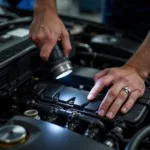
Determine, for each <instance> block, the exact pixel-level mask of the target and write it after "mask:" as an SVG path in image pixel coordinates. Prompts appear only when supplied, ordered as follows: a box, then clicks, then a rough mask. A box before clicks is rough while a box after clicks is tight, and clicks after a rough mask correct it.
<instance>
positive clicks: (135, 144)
mask: <svg viewBox="0 0 150 150" xmlns="http://www.w3.org/2000/svg"><path fill="white" fill-rule="evenodd" d="M148 136H150V125H148V126H146V127H145V128H143V129H141V130H140V131H138V132H137V133H136V134H135V135H134V136H133V137H132V138H131V140H130V141H129V143H128V145H127V146H126V148H125V150H138V149H139V146H140V144H141V143H142V141H143V140H144V139H145V138H147V137H148Z"/></svg>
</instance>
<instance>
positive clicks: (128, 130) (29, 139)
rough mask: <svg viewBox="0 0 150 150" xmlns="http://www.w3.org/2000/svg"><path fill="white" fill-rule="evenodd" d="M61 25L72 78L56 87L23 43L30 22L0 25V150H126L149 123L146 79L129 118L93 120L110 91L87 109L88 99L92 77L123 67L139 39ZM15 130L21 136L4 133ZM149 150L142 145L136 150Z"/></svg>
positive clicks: (102, 28)
mask: <svg viewBox="0 0 150 150" xmlns="http://www.w3.org/2000/svg"><path fill="white" fill-rule="evenodd" d="M60 17H61V18H62V20H63V22H64V24H65V25H66V27H67V29H68V31H69V33H70V37H71V42H72V47H73V50H72V52H71V54H70V56H69V59H70V61H71V62H72V64H73V73H72V74H71V75H69V76H67V77H65V78H63V79H60V80H54V79H53V78H52V77H51V73H50V71H49V70H50V68H49V65H48V64H47V63H46V62H44V61H42V60H41V58H40V57H39V49H37V48H36V46H35V45H34V44H33V43H32V42H31V41H30V40H29V39H28V35H27V33H28V31H29V25H30V23H31V21H32V17H18V18H15V19H14V18H13V19H10V20H6V22H5V23H3V24H2V23H1V24H0V28H1V29H2V31H1V32H0V45H1V48H0V126H1V128H0V135H1V136H0V149H14V150H18V149H19V150H27V149H33V150H34V149H40V150H41V149H43V148H44V149H45V150H48V149H56V150H59V149H65V150H67V149H79V150H80V149H87V150H91V149H94V150H98V149H102V150H113V149H116V150H123V149H126V150H127V149H128V148H127V145H128V143H129V142H130V141H131V139H132V138H133V137H134V136H135V134H136V133H137V132H138V131H140V129H141V128H143V127H145V126H147V125H149V123H150V122H149V115H150V111H149V110H150V86H149V78H148V79H147V81H146V83H145V84H146V87H147V88H146V91H145V94H144V95H143V97H141V98H140V99H139V100H138V101H137V102H136V104H135V105H134V107H133V108H132V109H131V111H129V112H128V113H127V114H125V115H123V114H121V113H119V114H117V116H116V117H115V118H114V119H113V120H108V119H107V118H105V117H99V116H98V115H97V110H98V108H99V105H100V103H101V102H102V100H103V98H104V96H105V94H106V92H107V91H108V89H109V87H107V88H105V89H104V90H103V91H102V92H101V93H99V95H98V96H97V97H96V99H95V100H94V101H93V102H89V101H88V100H87V95H88V93H89V91H90V90H91V88H92V87H93V85H94V80H93V76H94V75H95V74H96V73H98V72H99V71H100V70H102V69H105V68H108V67H118V66H121V65H123V64H124V63H125V62H126V61H127V60H128V59H129V58H130V57H131V56H132V55H133V54H134V53H135V51H136V50H137V48H138V47H139V46H140V44H141V42H142V40H143V39H141V38H139V37H137V36H133V35H132V34H130V33H125V32H123V31H119V30H117V29H114V28H111V27H108V26H106V25H102V24H97V23H93V22H89V21H86V20H81V19H78V18H73V17H67V16H60ZM18 30H19V34H14V31H15V32H16V31H18ZM20 32H21V33H22V34H21V35H20ZM17 125H19V126H17ZM5 127H6V128H5ZM21 127H22V128H21ZM6 129H7V130H6ZM15 129H18V130H19V129H20V132H21V131H22V132H21V134H19V135H18V134H17V133H16V134H15V132H14V133H10V132H11V131H12V130H15ZM4 131H5V133H4ZM6 131H7V132H6ZM20 132H19V133H20ZM6 134H8V135H9V137H11V134H12V137H11V140H9V142H8V141H7V142H6V141H5V140H4V139H5V138H4V137H5V136H6ZM13 134H14V135H13ZM18 136H20V137H21V138H19V137H18ZM12 139H13V140H14V139H15V142H14V141H13V140H12ZM147 147H149V138H148V137H147V138H145V139H144V140H143V141H141V143H140V147H138V148H139V149H141V150H144V149H145V150H146V149H147Z"/></svg>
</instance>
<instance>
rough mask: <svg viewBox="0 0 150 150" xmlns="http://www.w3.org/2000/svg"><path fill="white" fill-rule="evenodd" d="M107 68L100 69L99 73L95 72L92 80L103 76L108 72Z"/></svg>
mask: <svg viewBox="0 0 150 150" xmlns="http://www.w3.org/2000/svg"><path fill="white" fill-rule="evenodd" d="M108 70H109V69H104V70H102V71H100V72H99V73H97V74H96V75H95V76H94V81H95V82H97V81H98V79H99V78H102V77H103V76H105V75H106V74H107V73H108Z"/></svg>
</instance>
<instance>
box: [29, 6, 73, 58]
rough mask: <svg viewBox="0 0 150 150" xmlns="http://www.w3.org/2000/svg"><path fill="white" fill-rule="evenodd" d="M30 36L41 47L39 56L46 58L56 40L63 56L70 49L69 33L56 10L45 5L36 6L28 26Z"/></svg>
mask: <svg viewBox="0 0 150 150" xmlns="http://www.w3.org/2000/svg"><path fill="white" fill-rule="evenodd" d="M30 38H31V40H32V41H33V42H34V43H35V44H36V46H37V47H39V48H40V49H41V52H40V56H41V58H42V59H43V60H46V61H47V60H48V59H49V56H50V54H51V52H52V49H53V48H54V46H55V45H56V43H57V41H60V42H61V44H62V47H63V49H64V54H65V56H68V55H69V52H70V51H71V44H70V39H69V33H68V31H67V30H66V28H65V26H64V24H63V22H62V21H61V20H60V19H59V17H58V15H57V13H56V11H54V10H52V9H50V8H49V7H47V6H44V8H43V6H41V7H40V6H39V7H38V6H36V7H35V11H34V19H33V22H32V24H31V27H30Z"/></svg>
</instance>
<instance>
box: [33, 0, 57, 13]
mask: <svg viewBox="0 0 150 150" xmlns="http://www.w3.org/2000/svg"><path fill="white" fill-rule="evenodd" d="M46 8H48V9H49V10H51V11H52V12H54V13H57V9H56V0H36V3H35V7H34V11H38V10H45V9H46Z"/></svg>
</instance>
